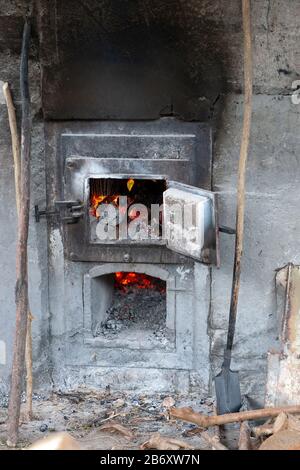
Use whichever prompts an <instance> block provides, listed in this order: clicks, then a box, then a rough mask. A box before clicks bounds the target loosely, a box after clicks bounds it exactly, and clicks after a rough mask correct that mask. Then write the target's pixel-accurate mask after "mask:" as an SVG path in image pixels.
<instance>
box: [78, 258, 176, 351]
mask: <svg viewBox="0 0 300 470" xmlns="http://www.w3.org/2000/svg"><path fill="white" fill-rule="evenodd" d="M115 268H116V270H115V271H112V265H110V266H107V265H106V266H100V267H98V266H97V267H95V268H93V269H92V270H91V271H90V272H89V273H88V274H86V275H85V277H84V330H85V339H86V341H87V342H88V343H91V342H92V343H94V344H95V345H98V346H102V347H114V348H116V347H119V348H129V349H139V350H141V349H164V350H172V349H174V346H175V305H174V301H173V302H172V293H171V291H172V284H173V281H172V279H170V276H169V273H168V272H167V271H166V270H164V269H161V268H157V267H155V268H154V267H153V266H151V265H130V266H129V265H127V264H124V265H122V264H118V265H116V266H115Z"/></svg>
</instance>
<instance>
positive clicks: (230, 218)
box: [0, 0, 300, 398]
mask: <svg viewBox="0 0 300 470" xmlns="http://www.w3.org/2000/svg"><path fill="white" fill-rule="evenodd" d="M37 3H38V4H40V3H43V2H42V0H41V2H37ZM85 3H86V5H89V4H94V3H95V2H93V1H92V0H91V1H90V2H85ZM100 3H101V5H100V6H103V8H104V7H105V6H107V5H108V4H107V2H105V1H103V2H100ZM170 3H171V4H172V8H170ZM251 3H252V20H253V43H254V92H255V96H254V102H253V104H254V110H253V127H252V137H251V150H250V155H249V164H248V175H247V206H246V240H245V254H244V260H243V272H242V285H241V296H240V303H239V318H238V325H237V343H236V347H235V350H234V365H235V367H236V368H238V369H239V370H240V371H241V376H242V379H243V390H244V391H245V392H247V393H249V394H250V395H251V396H253V397H259V398H262V397H263V394H264V382H265V372H266V371H265V369H266V353H267V350H268V349H269V348H271V347H273V346H275V345H276V335H277V318H276V305H275V291H274V289H275V288H274V286H275V284H274V273H275V270H276V269H278V268H279V267H281V266H282V265H284V264H285V263H287V262H289V261H293V262H295V263H300V250H299V240H298V238H299V237H298V233H299V229H300V217H299V216H300V214H299V212H300V209H299V202H298V193H299V189H298V188H299V182H300V181H299V180H300V169H299V156H298V154H297V151H298V147H299V124H300V122H299V120H300V105H298V106H296V105H294V104H292V100H291V96H290V95H291V93H292V82H293V80H296V79H299V73H300V53H299V46H298V44H299V39H300V38H299V35H300V33H299V27H298V25H299V17H300V0H289V1H288V2H287V1H286V0H252V2H251ZM98 4H99V2H98ZM144 4H145V5H146V6H147V14H148V17H147V18H148V20H147V21H148V22H150V24H151V21H152V18H154V17H155V15H157V17H159V18H160V19H161V22H162V23H163V21H168V22H169V23H170V24H172V25H173V26H174V28H177V27H178V28H179V27H180V28H181V29H180V30H181V31H185V35H184V36H182V37H179V38H177V41H178V42H176V44H175V43H174V48H175V50H177V49H178V50H181V49H180V47H184V50H185V53H186V56H185V63H186V64H187V65H186V66H187V70H188V74H189V76H190V77H192V78H193V77H196V78H195V81H196V82H197V83H202V84H205V83H210V82H212V83H213V86H212V87H210V93H209V96H205V87H204V88H203V87H202V90H201V87H200V88H199V87H197V86H195V88H194V89H193V93H194V95H193V97H191V96H189V106H190V108H189V110H188V111H186V109H185V111H184V112H183V114H184V115H186V116H187V117H192V118H197V116H206V118H208V117H211V118H212V125H213V127H214V135H215V139H214V174H213V186H214V190H215V191H217V192H218V193H219V195H220V218H221V223H223V224H226V225H232V224H234V219H235V196H236V194H235V190H236V174H237V163H238V154H239V145H240V136H241V126H242V111H243V96H242V95H241V90H242V78H243V75H242V31H241V2H240V1H239V0H230V1H229V0H226V1H225V0H217V1H213V2H212V1H207V0H186V1H184V2H181V1H179V0H176V1H175V0H165V1H164V2H156V1H154V2H144ZM175 4H176V8H175V7H174V8H173V6H174V5H175ZM99 8H100V7H99ZM107 8H108V7H107ZM24 10H25V6H24V2H22V1H17V0H10V1H8V2H7V1H2V0H1V1H0V80H2V81H5V80H8V81H9V82H10V83H11V84H12V88H13V92H14V98H15V100H16V103H17V108H18V102H19V84H18V67H19V53H20V42H21V30H22V22H23V20H22V16H23V14H24ZM145 11H146V10H145ZM37 12H38V13H37ZM53 12H55V9H53ZM168 12H169V13H168ZM144 13H145V12H144ZM144 13H143V14H144ZM34 15H36V17H35V19H36V20H37V21H36V23H38V22H39V21H38V20H39V19H40V18H41V10H35V12H34ZM111 15H112V13H111V12H110V14H109V15H107V21H108V22H109V24H111V25H112V26H113V27H114V28H115V29H116V30H117V29H118V28H120V30H122V31H123V29H124V25H123V24H121V25H119V23H118V22H117V21H116V22H111ZM159 15H160V16H159ZM170 15H172V18H170ZM105 18H106V17H105V15H104V20H105ZM50 19H51V21H52V19H53V18H52V17H51V18H50ZM50 19H49V23H50ZM54 19H55V18H54ZM131 19H132V23H131V24H132V25H135V24H138V21H139V20H137V19H136V17H134V15H132V18H131ZM46 20H47V17H45V16H44V17H43V22H45V21H46ZM60 20H61V19H60ZM57 21H59V18H58V19H57ZM120 21H121V20H120ZM143 21H144V16H143ZM93 24H94V23H93ZM94 27H95V26H94ZM122 28H123V29H122ZM53 31H54V30H53ZM55 31H56V30H55ZM55 31H54V32H55ZM54 36H55V34H54ZM58 36H59V35H58ZM45 39H46V38H45ZM47 39H48V37H47ZM63 39H64V40H65V39H66V38H63ZM75 39H76V38H75ZM40 40H41V44H42V46H41V48H40V45H39V42H38V40H37V31H36V30H35V34H34V41H33V46H32V53H31V67H30V70H31V89H32V101H33V123H34V125H33V145H32V159H33V177H32V202H40V204H41V206H43V203H44V201H45V194H44V191H45V190H44V188H45V175H44V142H43V121H42V114H41V102H40V70H39V63H40V62H41V63H42V65H43V66H44V65H45V64H46V63H47V65H48V66H49V65H50V66H51V60H52V59H53V57H54V59H53V60H56V61H57V57H60V54H59V52H60V51H59V50H58V49H55V47H52V49H51V50H49V48H48V49H47V48H46V47H45V44H47V42H46V41H44V43H43V38H42V37H41V36H40ZM64 43H66V41H65V42H64ZM70 43H71V41H70ZM56 45H57V44H56ZM205 45H206V46H205ZM54 46H55V44H54ZM204 46H205V47H204ZM62 47H63V46H62ZM204 50H205V57H206V62H205V63H206V67H205V68H204V67H203V64H202V63H201V61H202V59H203V51H204ZM207 57H211V58H212V59H211V62H216V63H217V65H218V67H217V69H216V70H219V73H220V77H221V79H222V80H221V82H222V83H221V85H220V84H219V80H215V78H216V77H215V76H214V71H215V68H214V66H211V67H210V65H211V64H210V62H209V61H208V60H207ZM199 70H200V71H201V74H202V75H203V74H205V71H208V72H207V74H208V75H207V76H206V77H205V78H206V80H204V81H202V82H201V80H200V79H201V77H199V76H198V75H199V74H198V75H197V73H198V71H199ZM53 76H54V78H55V74H54V75H53ZM44 84H45V83H44ZM46 95H47V94H46ZM48 95H49V93H48ZM46 98H47V96H46ZM48 98H49V96H48ZM139 100H140V97H139ZM203 102H206V103H207V107H206V108H207V109H206V112H203V106H202V105H201V106H200V107H198V104H197V103H203ZM44 104H46V103H44ZM178 106H179V108H178V109H179V110H181V109H182V103H179V105H178ZM183 108H184V106H183ZM139 112H140V109H139ZM146 114H147V113H146V112H145V117H147V116H146ZM0 123H1V124H0V162H1V165H0V198H1V199H0V200H1V209H0V227H1V228H0V260H1V268H2V269H1V272H0V276H1V282H0V341H5V344H6V352H7V354H6V356H7V357H6V364H5V365H3V364H2V365H1V364H0V374H1V375H0V384H1V387H3V386H4V387H5V386H6V384H7V379H8V376H9V367H10V363H11V350H12V334H13V325H14V311H15V308H14V279H15V235H16V214H15V208H14V186H13V168H12V157H11V148H10V140H9V130H8V124H7V115H6V110H5V106H4V105H3V98H2V97H1V95H0ZM31 222H32V223H31V229H30V256H29V259H30V269H31V305H32V311H33V314H34V316H35V317H36V320H35V321H34V349H35V361H34V363H35V369H36V371H38V372H39V373H37V374H36V376H37V377H38V381H37V383H39V382H43V380H44V379H45V380H47V373H46V372H47V368H48V365H49V366H51V357H47V353H48V339H47V338H48V337H49V334H50V333H53V334H55V329H54V330H53V331H50V330H49V328H50V327H49V321H48V317H49V315H50V316H52V317H54V318H55V317H56V316H57V315H56V312H50V313H49V315H48V313H47V312H48V307H47V282H48V281H47V263H46V262H47V243H46V238H47V235H46V225H45V223H44V222H43V223H41V224H39V225H36V224H35V223H34V221H33V219H31ZM51 243H52V244H53V243H54V244H56V245H57V243H58V244H59V243H60V241H59V240H57V239H54V238H53V237H52V240H51ZM51 243H50V248H51ZM52 258H53V257H52ZM232 260H233V238H231V237H229V236H226V235H222V236H221V268H220V270H216V269H212V278H211V279H212V284H211V294H212V298H211V312H210V317H209V334H210V336H211V348H210V353H211V359H212V374H213V373H214V372H215V371H216V370H217V369H218V367H219V366H220V363H221V353H222V348H223V344H224V339H225V330H226V326H227V318H228V309H229V298H230V285H231V274H232ZM52 261H53V260H52ZM56 263H57V264H56V265H52V268H51V269H52V270H53V269H55V266H57V267H58V266H59V263H61V259H57V260H56ZM61 269H63V267H62V266H61ZM59 279H60V275H59V274H58V275H57V280H58V282H60V281H59ZM60 321H61V318H57V325H58V324H59V322H60ZM57 329H58V330H59V328H58V327H57ZM0 362H1V361H0ZM41 372H43V373H41ZM40 379H41V380H40ZM49 383H50V382H49Z"/></svg>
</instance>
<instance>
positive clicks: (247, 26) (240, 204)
mask: <svg viewBox="0 0 300 470" xmlns="http://www.w3.org/2000/svg"><path fill="white" fill-rule="evenodd" d="M242 8H243V29H244V81H245V90H244V93H245V101H244V119H243V133H242V142H241V149H240V159H239V169H238V189H237V212H236V238H235V255H234V267H233V276H232V288H231V301H230V313H229V318H230V325H231V327H230V328H229V329H228V337H227V346H226V350H229V351H231V350H232V346H233V339H234V332H235V323H236V317H237V307H238V297H239V291H240V278H241V259H242V255H243V240H244V219H245V182H246V164H247V158H248V150H249V141H250V131H251V116H252V94H253V91H252V88H253V84H252V43H251V6H250V0H242Z"/></svg>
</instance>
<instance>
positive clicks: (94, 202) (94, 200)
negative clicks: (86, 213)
mask: <svg viewBox="0 0 300 470" xmlns="http://www.w3.org/2000/svg"><path fill="white" fill-rule="evenodd" d="M119 197H120V196H119V195H112V196H102V195H98V194H93V195H92V196H91V211H90V212H91V215H93V216H94V217H99V216H98V215H97V209H98V206H99V205H100V204H102V203H104V204H114V205H115V206H116V207H118V205H119Z"/></svg>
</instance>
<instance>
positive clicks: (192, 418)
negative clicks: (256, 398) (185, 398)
mask: <svg viewBox="0 0 300 470" xmlns="http://www.w3.org/2000/svg"><path fill="white" fill-rule="evenodd" d="M282 412H284V413H289V414H300V405H295V406H283V407H279V408H264V409H262V410H252V411H241V412H240V413H228V414H225V415H217V416H215V415H212V416H208V415H204V414H202V413H197V412H196V411H194V410H192V408H171V409H170V410H169V415H170V416H171V417H172V418H177V419H182V420H183V421H188V422H189V423H194V424H197V426H199V427H200V428H209V427H211V426H223V425H224V424H230V423H241V422H243V421H251V420H257V419H263V418H274V417H277V416H278V415H279V414H280V413H282Z"/></svg>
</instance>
